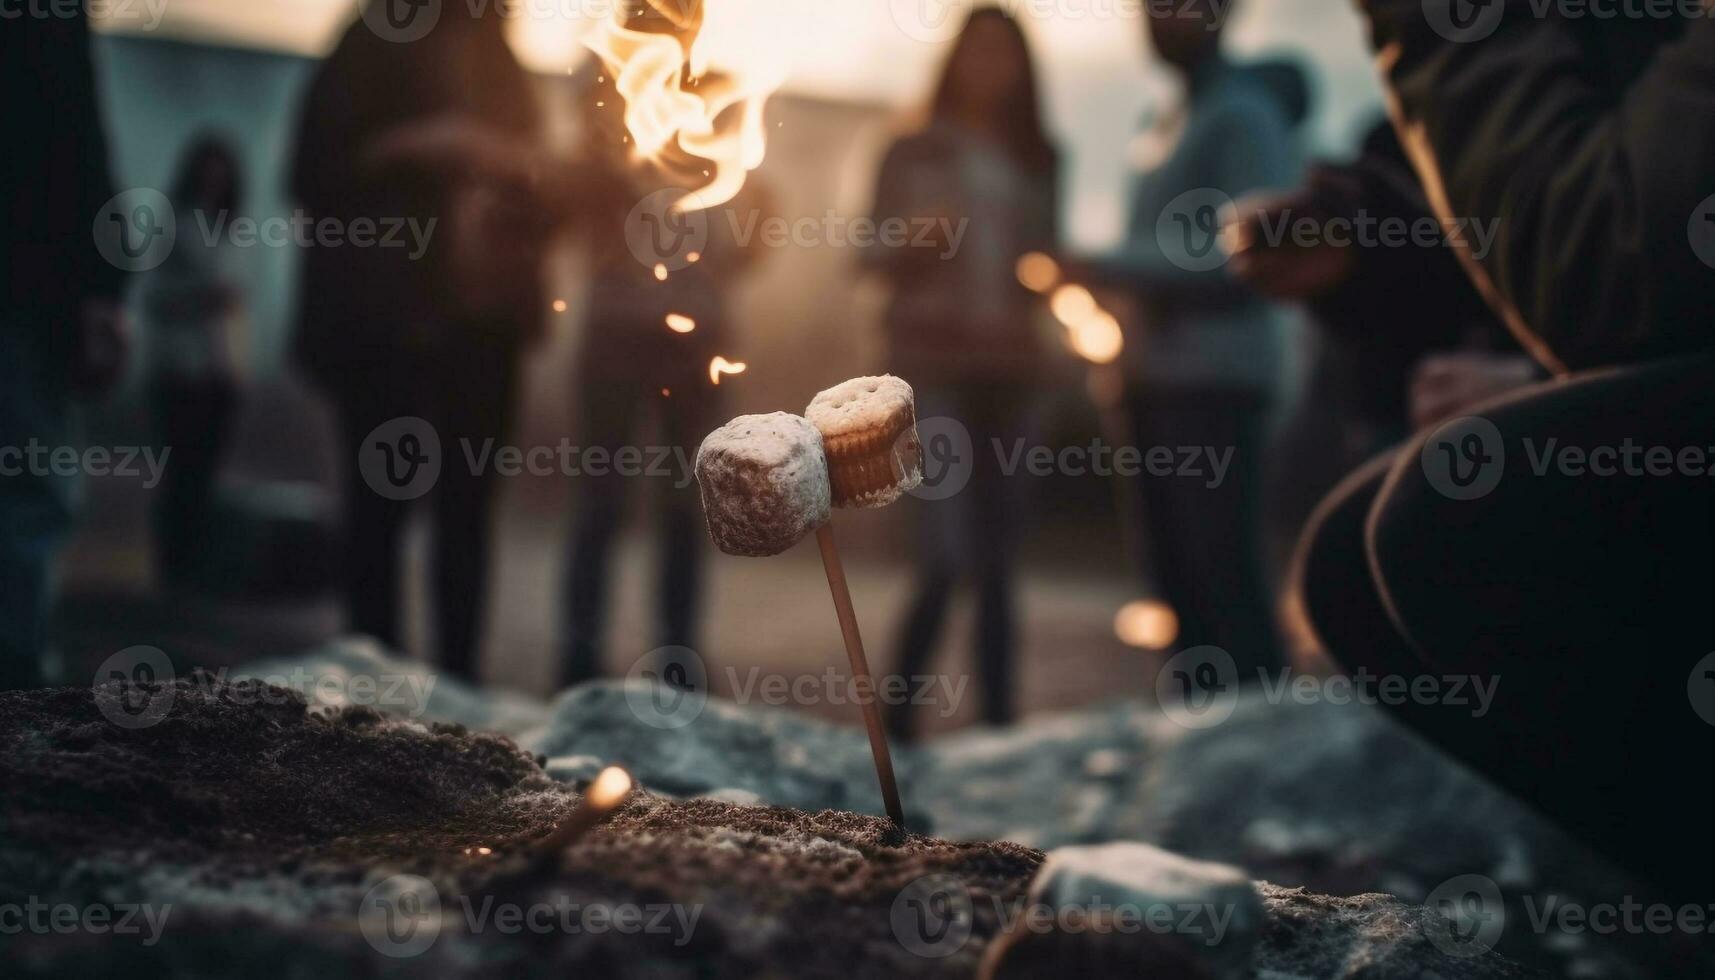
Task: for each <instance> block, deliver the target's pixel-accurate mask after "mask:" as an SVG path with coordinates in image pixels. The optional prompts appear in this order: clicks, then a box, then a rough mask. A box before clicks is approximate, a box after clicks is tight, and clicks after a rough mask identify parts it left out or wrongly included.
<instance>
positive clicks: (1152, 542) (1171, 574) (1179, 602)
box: [1126, 389, 1210, 646]
mask: <svg viewBox="0 0 1715 980" xmlns="http://www.w3.org/2000/svg"><path fill="white" fill-rule="evenodd" d="M1126 411H1127V415H1128V416H1129V418H1130V422H1131V437H1132V443H1133V445H1135V446H1136V447H1137V448H1138V449H1140V450H1142V451H1144V452H1147V451H1148V449H1149V447H1150V446H1153V445H1160V444H1161V443H1160V440H1161V439H1162V438H1164V437H1165V436H1166V435H1167V434H1169V433H1171V432H1173V431H1174V426H1173V423H1172V420H1171V419H1169V418H1168V417H1167V413H1166V407H1165V406H1164V405H1163V404H1161V402H1160V401H1159V400H1158V399H1155V398H1152V397H1150V396H1149V395H1148V394H1146V393H1144V392H1141V391H1137V390H1135V389H1128V390H1127V392H1126ZM1132 484H1133V486H1134V488H1135V491H1136V493H1135V497H1134V499H1133V504H1134V506H1135V508H1136V509H1135V511H1134V513H1135V514H1136V517H1137V527H1138V529H1139V531H1140V533H1139V534H1137V535H1136V547H1137V550H1138V554H1137V555H1136V556H1135V560H1136V561H1137V563H1138V568H1139V572H1140V574H1141V575H1142V576H1143V579H1144V580H1145V581H1146V582H1153V583H1155V586H1156V587H1157V588H1159V589H1160V590H1161V598H1162V599H1163V600H1165V601H1166V602H1167V604H1168V605H1170V606H1172V607H1173V611H1174V613H1175V614H1176V615H1177V616H1178V617H1179V636H1180V638H1181V640H1183V639H1184V638H1185V637H1207V636H1208V635H1209V632H1210V627H1208V626H1206V625H1205V624H1204V623H1203V621H1202V620H1201V618H1200V617H1199V609H1198V607H1197V606H1196V605H1195V603H1194V601H1193V600H1194V598H1195V590H1194V588H1192V586H1193V583H1192V582H1191V581H1190V580H1189V578H1188V576H1187V574H1186V569H1187V568H1188V567H1189V566H1188V565H1187V563H1186V559H1185V557H1184V555H1183V549H1182V547H1181V545H1182V543H1183V536H1182V535H1181V534H1180V533H1179V528H1180V526H1181V523H1182V522H1181V520H1180V515H1179V513H1178V510H1179V506H1178V505H1179V503H1180V501H1179V500H1178V498H1177V496H1176V495H1175V494H1174V493H1173V492H1172V489H1173V488H1172V485H1171V484H1170V483H1169V482H1168V481H1166V480H1163V479H1160V478H1157V477H1153V476H1150V475H1149V474H1148V473H1143V474H1140V475H1138V476H1137V477H1136V478H1135V479H1133V480H1132ZM1206 642H1209V641H1208V640H1207V639H1201V640H1194V641H1189V642H1186V643H1184V645H1188V646H1195V645H1197V644H1198V643H1206Z"/></svg>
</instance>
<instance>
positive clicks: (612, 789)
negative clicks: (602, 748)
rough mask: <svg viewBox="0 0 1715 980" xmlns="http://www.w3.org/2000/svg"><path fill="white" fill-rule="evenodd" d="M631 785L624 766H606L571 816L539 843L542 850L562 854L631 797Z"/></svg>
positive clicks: (543, 853) (545, 853) (547, 853)
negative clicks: (622, 767)
mask: <svg viewBox="0 0 1715 980" xmlns="http://www.w3.org/2000/svg"><path fill="white" fill-rule="evenodd" d="M632 786H633V784H632V781H631V774H630V773H628V772H626V771H625V770H624V769H621V768H619V767H618V766H608V767H607V768H606V769H603V770H602V771H601V772H600V773H598V774H597V775H596V777H595V780H594V781H593V782H591V783H590V786H589V789H587V790H585V791H584V798H583V800H582V801H581V802H579V803H578V806H577V809H575V810H573V811H572V815H571V816H569V817H567V818H566V819H565V822H563V823H561V824H560V825H559V826H558V827H556V828H554V832H553V833H551V834H549V835H548V836H546V837H544V838H542V840H541V841H539V842H538V843H537V845H536V847H537V849H538V851H539V853H541V854H542V855H543V856H544V857H546V856H549V855H554V854H559V853H560V852H561V851H563V850H565V849H566V848H568V847H570V846H572V845H573V844H575V843H577V842H578V840H579V839H580V838H582V837H583V836H584V835H585V834H587V833H589V832H590V831H591V830H592V829H594V827H595V826H596V824H599V823H601V822H602V821H603V820H606V819H607V816H608V814H610V813H612V812H613V811H614V810H616V809H618V808H619V805H620V804H621V803H624V802H625V801H626V799H627V798H628V797H630V796H631V790H632Z"/></svg>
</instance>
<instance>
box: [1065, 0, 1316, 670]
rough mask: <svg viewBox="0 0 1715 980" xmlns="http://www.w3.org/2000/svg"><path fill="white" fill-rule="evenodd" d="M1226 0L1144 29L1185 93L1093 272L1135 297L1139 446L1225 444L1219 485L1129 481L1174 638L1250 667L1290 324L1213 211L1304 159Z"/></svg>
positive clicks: (1261, 647)
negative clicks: (1243, 276) (1229, 42)
mask: <svg viewBox="0 0 1715 980" xmlns="http://www.w3.org/2000/svg"><path fill="white" fill-rule="evenodd" d="M1230 12H1231V9H1230V7H1225V8H1217V7H1216V5H1214V4H1211V3H1206V2H1204V0H1193V2H1192V3H1190V4H1188V5H1175V6H1174V8H1173V9H1172V10H1171V11H1167V10H1165V9H1163V10H1161V11H1157V10H1155V9H1153V8H1151V10H1150V16H1149V17H1148V18H1146V21H1145V23H1146V24H1147V27H1148V30H1149V36H1150V39H1151V41H1152V42H1153V45H1154V48H1155V51H1156V54H1157V55H1159V56H1160V57H1161V58H1162V59H1163V60H1164V61H1166V62H1167V63H1168V64H1169V65H1170V66H1172V67H1173V68H1174V69H1175V70H1176V71H1177V72H1178V73H1179V74H1180V76H1181V77H1182V79H1183V81H1184V84H1185V89H1186V96H1185V102H1184V105H1183V108H1182V109H1181V110H1180V111H1179V112H1177V113H1171V114H1164V115H1161V116H1158V117H1157V118H1156V119H1155V120H1154V122H1153V125H1152V126H1151V128H1150V130H1149V131H1148V132H1147V133H1145V134H1144V137H1143V140H1142V141H1141V142H1140V146H1151V147H1153V148H1154V149H1153V151H1152V152H1151V154H1150V157H1151V159H1146V160H1140V161H1139V162H1140V164H1141V165H1142V167H1143V168H1144V169H1142V170H1141V172H1140V173H1139V174H1138V175H1137V177H1136V179H1135V182H1134V184H1133V187H1132V199H1131V221H1130V228H1129V230H1128V232H1127V238H1126V243H1125V245H1124V247H1123V248H1122V249H1121V250H1120V252H1119V253H1117V254H1115V255H1112V256H1109V257H1106V258H1104V259H1103V260H1101V261H1099V262H1097V263H1096V264H1095V268H1094V273H1095V275H1096V277H1097V279H1098V281H1100V282H1103V283H1105V284H1107V285H1111V286H1113V287H1117V288H1123V289H1126V290H1128V291H1130V292H1131V293H1132V294H1133V295H1134V296H1135V297H1136V300H1137V305H1138V308H1139V311H1140V312H1139V316H1138V318H1137V322H1131V323H1127V324H1126V327H1127V336H1126V345H1125V351H1124V353H1123V355H1122V357H1123V364H1124V366H1125V369H1126V391H1125V399H1126V403H1127V405H1128V407H1129V409H1130V415H1131V419H1132V425H1133V435H1134V438H1135V440H1136V442H1137V445H1138V446H1139V447H1142V448H1144V449H1145V451H1147V450H1148V449H1150V448H1154V447H1169V448H1170V449H1175V450H1176V449H1177V448H1178V447H1189V446H1202V447H1212V448H1213V450H1214V451H1216V452H1225V451H1228V450H1230V451H1231V463H1230V464H1229V467H1228V470H1227V472H1226V474H1225V476H1224V477H1223V479H1222V480H1221V481H1220V482H1219V484H1218V485H1217V486H1213V487H1211V486H1208V485H1207V483H1206V481H1205V480H1203V479H1187V478H1183V477H1174V476H1169V477H1150V478H1146V479H1142V480H1139V481H1138V486H1139V489H1140V490H1141V493H1142V499H1141V501H1140V504H1141V507H1142V517H1143V521H1142V526H1143V528H1144V529H1145V539H1146V543H1147V548H1148V550H1149V553H1150V558H1151V559H1152V561H1151V564H1152V565H1153V571H1154V574H1153V575H1152V576H1150V577H1151V578H1153V579H1154V580H1155V581H1156V582H1158V583H1159V584H1160V586H1161V590H1162V593H1163V596H1164V598H1166V600H1167V601H1168V602H1169V603H1170V604H1171V605H1172V606H1173V608H1174V610H1175V611H1176V612H1177V613H1178V615H1179V623H1180V634H1179V643H1180V645H1181V646H1183V647H1191V646H1199V645H1204V644H1213V645H1215V646H1218V647H1220V648H1222V649H1223V650H1225V651H1227V653H1229V654H1230V655H1231V656H1232V657H1233V659H1234V661H1235V662H1236V663H1237V664H1238V666H1239V672H1240V676H1241V677H1244V678H1250V677H1254V676H1255V670H1256V669H1257V668H1267V667H1272V666H1274V665H1277V664H1278V663H1279V662H1280V653H1279V644H1278V640H1277V636H1276V632H1275V628H1274V620H1273V614H1272V611H1271V600H1270V590H1269V588H1268V585H1267V582H1266V579H1265V576H1264V572H1263V561H1262V554H1261V534H1262V527H1261V524H1262V519H1261V510H1262V484H1263V473H1264V456H1265V453H1266V451H1267V444H1268V443H1267V437H1266V427H1267V417H1268V412H1269V410H1270V409H1271V408H1272V405H1273V402H1274V400H1275V398H1276V396H1277V395H1278V389H1279V385H1280V381H1281V372H1282V366H1283V356H1284V344H1285V338H1284V333H1283V328H1284V325H1283V322H1282V320H1281V318H1280V315H1279V313H1278V312H1277V311H1276V310H1275V309H1273V308H1272V307H1271V306H1270V305H1269V304H1268V303H1267V302H1266V301H1265V300H1264V299H1262V298H1261V297H1259V296H1257V295H1256V294H1255V293H1253V292H1251V291H1250V290H1249V289H1247V288H1246V287H1244V286H1243V285H1242V284H1240V283H1238V282H1237V281H1235V280H1234V278H1233V277H1232V275H1231V274H1230V272H1229V270H1227V269H1226V268H1224V263H1223V262H1222V259H1221V256H1220V253H1219V249H1220V243H1219V241H1218V240H1217V232H1218V227H1217V220H1218V218H1217V213H1218V209H1219V205H1220V203H1221V202H1222V201H1223V200H1224V199H1228V198H1235V197H1238V196H1240V195H1242V194H1245V193H1247V192H1250V191H1254V190H1257V189H1259V188H1266V187H1287V186H1291V185H1292V184H1293V183H1295V182H1296V180H1297V177H1298V169H1299V168H1298V160H1297V153H1296V149H1295V140H1294V136H1293V133H1292V124H1293V118H1292V116H1291V114H1290V110H1291V108H1292V106H1291V105H1289V104H1288V103H1289V101H1290V98H1289V97H1286V96H1283V92H1282V89H1283V88H1284V87H1285V86H1282V84H1281V81H1280V79H1279V77H1278V75H1279V73H1280V70H1281V69H1280V66H1279V65H1278V64H1271V65H1270V66H1269V67H1268V68H1267V69H1266V70H1255V69H1250V68H1247V67H1244V66H1241V65H1238V64H1235V63H1234V62H1232V61H1230V60H1228V59H1227V57H1226V56H1224V55H1223V54H1222V52H1221V36H1222V28H1223V27H1224V26H1225V21H1224V15H1227V14H1230ZM1298 88H1300V89H1301V88H1302V85H1300V86H1299V87H1298Z"/></svg>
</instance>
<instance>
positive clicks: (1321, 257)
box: [1221, 188, 1356, 300]
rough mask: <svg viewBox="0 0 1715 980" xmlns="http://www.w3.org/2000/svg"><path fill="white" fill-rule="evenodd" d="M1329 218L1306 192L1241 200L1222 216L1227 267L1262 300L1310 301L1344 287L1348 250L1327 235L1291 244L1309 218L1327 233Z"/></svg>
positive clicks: (1352, 258) (1352, 261) (1348, 267)
mask: <svg viewBox="0 0 1715 980" xmlns="http://www.w3.org/2000/svg"><path fill="white" fill-rule="evenodd" d="M1332 217H1333V212H1332V211H1331V210H1330V209H1329V207H1328V206H1327V204H1326V203H1325V201H1324V200H1323V199H1322V198H1321V196H1320V195H1318V194H1317V193H1315V192H1313V191H1311V190H1310V189H1308V188H1305V189H1299V190H1295V191H1289V192H1287V193H1285V194H1279V193H1268V194H1252V195H1247V196H1245V197H1242V198H1240V199H1239V200H1238V201H1235V202H1234V203H1233V206H1232V207H1231V208H1230V209H1228V210H1227V211H1226V212H1225V213H1224V215H1223V224H1222V228H1221V244H1222V246H1223V247H1224V248H1225V249H1226V251H1227V254H1228V264H1227V268H1228V270H1229V271H1231V273H1232V274H1233V276H1234V277H1235V278H1237V279H1238V280H1239V281H1241V282H1244V283H1246V284H1248V285H1249V286H1251V288H1253V289H1255V290H1256V291H1257V292H1259V293H1262V294H1263V295H1265V296H1271V297H1273V298H1275V299H1282V300H1306V299H1314V298H1315V297H1317V296H1320V295H1322V294H1323V293H1326V292H1328V291H1329V290H1331V289H1333V288H1335V287H1336V286H1338V285H1340V284H1341V283H1343V282H1345V281H1346V280H1347V279H1348V278H1349V277H1350V276H1351V274H1352V268H1353V266H1354V264H1355V261H1356V257H1355V256H1354V255H1353V253H1352V249H1351V248H1350V247H1349V246H1348V247H1342V246H1340V245H1337V244H1334V243H1332V242H1330V241H1329V240H1328V238H1327V236H1326V235H1317V236H1315V239H1314V240H1313V241H1311V242H1309V243H1305V244H1301V243H1299V242H1298V241H1296V240H1294V235H1293V227H1294V225H1295V224H1296V223H1298V222H1301V221H1303V220H1304V219H1306V218H1309V219H1310V220H1311V221H1313V222H1316V223H1317V224H1318V226H1320V227H1323V228H1326V227H1327V225H1328V220H1329V219H1330V218H1332Z"/></svg>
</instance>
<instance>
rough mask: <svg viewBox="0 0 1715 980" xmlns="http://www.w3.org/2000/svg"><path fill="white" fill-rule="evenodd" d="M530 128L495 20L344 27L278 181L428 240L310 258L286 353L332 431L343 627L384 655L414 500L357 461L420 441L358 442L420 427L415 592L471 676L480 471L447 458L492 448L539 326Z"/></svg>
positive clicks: (536, 186) (532, 119) (308, 202)
mask: <svg viewBox="0 0 1715 980" xmlns="http://www.w3.org/2000/svg"><path fill="white" fill-rule="evenodd" d="M540 132H541V118H540V112H539V108H538V106H537V102H536V97H535V92H534V90H533V88H532V87H531V82H530V79H529V77H528V75H527V74H526V73H525V71H524V69H523V67H522V66H520V65H519V64H518V62H517V60H516V59H515V58H514V57H513V54H512V52H511V50H510V48H509V47H508V46H507V42H506V38H505V34H504V18H503V16H502V13H501V11H500V8H499V7H498V6H494V7H484V8H481V9H480V10H477V9H474V8H473V9H472V10H469V11H467V10H466V8H465V7H464V6H463V5H458V6H448V7H447V8H446V9H445V10H443V11H442V14H441V16H440V18H439V20H438V21H437V22H436V23H435V24H434V26H433V28H432V30H430V31H429V32H428V34H427V35H426V36H424V37H422V38H420V39H417V40H414V41H411V42H409V43H396V42H395V41H394V40H393V39H389V38H383V37H382V36H380V35H379V34H377V33H376V32H375V31H374V30H372V29H371V27H370V26H369V24H368V23H367V22H365V21H364V20H362V19H359V20H358V21H356V22H354V23H353V25H352V26H351V28H350V29H349V30H347V31H346V33H345V36H344V37H343V39H342V40H341V41H340V44H339V47H338V48H337V49H336V50H335V51H334V53H333V54H332V56H330V57H329V58H328V60H327V61H326V62H325V63H324V64H323V65H322V67H321V69H320V71H319V72H318V73H317V76H316V79H315V81H314V83H313V84H312V86H311V89H310V92H309V95H308V96H307V97H306V99H305V101H304V106H303V110H302V119H301V122H300V124H299V137H298V150H297V158H296V161H295V163H294V166H293V172H292V190H293V193H294V196H295V197H296V199H297V200H298V202H299V203H300V204H301V205H302V206H303V208H304V209H305V210H306V211H308V212H309V213H310V216H311V217H312V218H314V219H315V220H316V221H317V222H318V223H319V222H321V221H323V220H327V219H332V220H333V221H335V222H343V223H344V224H345V226H346V227H348V228H355V227H358V226H357V225H356V222H359V221H363V220H368V221H382V220H384V219H385V220H398V219H410V220H412V221H414V222H415V224H414V225H413V226H412V227H413V228H415V229H417V232H418V235H419V237H420V238H426V242H419V243H417V246H418V247H356V246H354V245H348V246H346V247H328V246H326V245H322V244H318V245H317V246H315V247H311V248H309V249H307V250H306V252H305V256H304V274H303V280H302V283H303V289H302V292H301V295H300V310H299V327H298V336H297V355H298V360H299V362H300V363H301V364H302V365H303V366H304V367H305V368H306V369H307V371H308V372H309V374H310V376H311V377H312V378H313V379H315V380H316V381H317V382H318V383H319V384H320V385H321V386H322V387H323V388H324V389H325V390H326V391H327V393H328V394H329V395H330V397H331V398H332V400H333V402H334V404H335V406H336V407H337V409H338V412H339V416H340V426H341V432H342V435H343V443H344V447H345V450H346V451H345V454H344V456H345V463H346V465H347V471H348V476H347V479H346V487H345V516H346V529H345V531H346V536H347V548H346V560H345V563H344V565H345V568H344V571H345V575H346V583H345V597H346V607H347V612H348V619H349V626H350V628H351V629H353V630H354V631H357V632H362V633H367V634H370V635H373V636H375V637H377V638H379V639H380V640H382V641H383V642H384V643H387V644H388V645H390V646H394V647H397V646H399V645H400V643H401V641H402V640H403V636H402V635H401V631H400V627H399V604H400V575H399V569H400V547H401V542H400V533H399V532H400V529H401V528H402V527H403V524H404V519H405V516H406V513H407V509H408V506H409V504H410V501H409V500H406V499H394V495H383V493H381V492H380V491H379V490H377V489H376V488H374V487H372V486H371V485H370V484H369V483H368V482H367V481H366V480H365V479H364V474H363V467H362V466H361V465H359V464H360V459H361V458H362V457H363V455H364V454H365V453H373V452H375V451H376V450H377V449H378V448H380V449H384V450H385V449H395V450H400V451H405V450H410V449H411V447H412V446H413V445H414V446H416V447H418V448H417V450H416V451H417V452H421V451H422V450H421V446H422V445H423V437H424V434H423V433H416V432H413V433H411V435H412V436H414V437H415V440H416V441H415V442H413V443H411V444H410V445H407V444H406V443H404V442H400V443H399V444H398V445H397V446H387V447H377V446H376V445H374V443H373V441H372V440H370V438H369V437H370V435H371V433H377V432H378V431H379V427H380V426H382V425H384V424H386V423H389V422H392V421H393V420H396V419H401V418H405V419H421V420H423V421H424V422H426V423H427V424H428V426H429V427H430V429H431V431H432V432H433V434H434V436H435V437H436V438H437V439H438V441H439V444H440V447H441V458H442V463H443V465H442V466H441V472H440V475H439V478H438V481H437V483H436V485H435V486H434V487H433V492H434V493H435V494H436V496H437V498H438V499H436V500H435V508H436V510H435V515H436V519H435V535H434V540H433V545H432V550H431V555H432V557H431V574H430V576H429V581H430V583H431V586H432V596H433V599H432V602H433V608H434V609H435V612H436V615H435V617H434V622H435V626H436V627H437V629H436V632H437V634H438V644H439V650H440V658H439V659H440V662H441V664H442V666H443V667H445V668H446V669H447V670H449V671H451V672H452V673H454V674H457V675H460V676H463V677H467V678H468V677H472V676H473V675H474V674H475V671H476V656H477V653H478V645H479V642H480V640H481V635H482V610H483V606H484V600H485V597H486V592H487V570H488V564H489V554H488V552H489V510H490V503H491V498H492V496H493V492H494V474H493V472H492V470H489V471H487V472H478V471H477V470H476V468H475V467H473V466H471V465H470V464H469V463H468V461H467V459H466V454H465V452H464V450H463V448H461V447H463V446H464V445H471V446H476V447H480V446H481V445H482V444H483V442H484V441H485V440H496V441H498V440H501V439H504V438H505V436H506V434H507V431H508V429H509V427H510V423H511V421H512V416H513V401H514V397H515V391H516V387H517V379H518V359H519V352H520V351H521V350H522V349H523V347H524V345H526V344H527V343H528V342H529V341H531V340H532V339H534V338H535V337H536V336H537V335H538V334H539V333H540V331H541V329H542V326H543V324H544V322H545V321H544V313H545V311H544V306H545V303H546V300H545V298H544V295H543V285H542V277H541V274H540V263H541V258H542V251H543V248H544V246H545V242H546V239H547V237H548V233H549V230H550V227H551V224H552V222H551V220H550V219H549V218H548V217H547V216H546V214H547V212H546V209H544V207H543V206H542V203H541V199H540V197H539V191H540V190H541V189H542V187H543V186H544V184H545V182H546V180H547V177H546V176H545V175H544V172H543V171H544V170H545V169H546V167H545V163H544V159H543V154H542V153H541V152H540V150H539V134H540ZM398 424H399V425H407V426H409V425H416V424H418V423H416V422H407V423H398ZM467 441H468V442H467ZM407 472H410V471H407Z"/></svg>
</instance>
